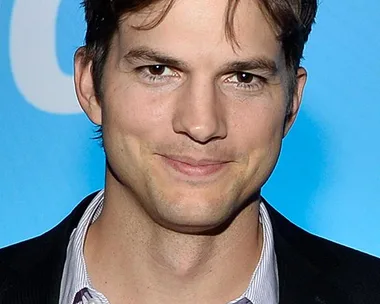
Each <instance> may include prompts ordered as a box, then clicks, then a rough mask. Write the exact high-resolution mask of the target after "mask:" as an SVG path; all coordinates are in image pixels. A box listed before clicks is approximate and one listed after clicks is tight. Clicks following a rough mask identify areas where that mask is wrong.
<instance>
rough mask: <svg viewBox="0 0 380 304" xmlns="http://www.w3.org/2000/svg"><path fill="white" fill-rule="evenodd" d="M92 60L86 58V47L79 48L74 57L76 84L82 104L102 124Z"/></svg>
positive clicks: (95, 121)
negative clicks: (92, 71)
mask: <svg viewBox="0 0 380 304" xmlns="http://www.w3.org/2000/svg"><path fill="white" fill-rule="evenodd" d="M91 66H92V61H88V60H86V54H85V49H84V48H83V47H82V48H79V49H78V50H77V51H76V53H75V57H74V84H75V92H76V95H77V98H78V101H79V104H80V106H81V107H82V109H83V111H84V112H85V113H86V115H87V117H88V118H89V119H90V120H91V121H92V122H93V123H94V124H96V125H101V124H102V109H101V104H100V102H99V100H98V99H97V97H96V94H95V89H94V82H93V79H92V73H91Z"/></svg>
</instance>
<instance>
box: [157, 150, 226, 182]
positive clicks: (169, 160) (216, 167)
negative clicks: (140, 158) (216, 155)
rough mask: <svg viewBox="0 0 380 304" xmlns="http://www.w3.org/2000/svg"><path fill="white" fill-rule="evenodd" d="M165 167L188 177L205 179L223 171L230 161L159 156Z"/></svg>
mask: <svg viewBox="0 0 380 304" xmlns="http://www.w3.org/2000/svg"><path fill="white" fill-rule="evenodd" d="M160 156H161V157H162V159H163V161H164V163H165V164H166V165H168V166H169V167H170V168H172V169H174V170H175V171H176V172H178V173H180V174H183V175H186V176H188V177H207V176H211V175H214V174H216V173H218V172H220V171H221V170H223V169H224V168H225V167H226V166H227V165H228V163H230V161H225V160H215V159H209V158H193V157H188V156H175V155H160Z"/></svg>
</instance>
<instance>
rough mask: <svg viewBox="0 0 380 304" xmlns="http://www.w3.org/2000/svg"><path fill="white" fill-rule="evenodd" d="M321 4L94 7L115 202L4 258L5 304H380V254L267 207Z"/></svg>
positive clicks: (94, 198)
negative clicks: (313, 231) (266, 194)
mask: <svg viewBox="0 0 380 304" xmlns="http://www.w3.org/2000/svg"><path fill="white" fill-rule="evenodd" d="M316 6H317V5H316V2H315V1H314V0H298V1H297V0H281V1H280V0H241V1H232V0H230V1H211V0H192V1H188V0H176V1H170V0H162V1H154V0H146V1H142V0H141V1H126V0H98V1H96V0H86V1H84V7H85V11H86V21H87V24H88V29H87V35H86V46H85V47H83V48H80V49H79V50H78V51H77V53H76V55H75V88H76V92H77V96H78V100H79V102H80V104H81V106H82V108H83V110H84V111H85V113H86V114H87V116H88V117H89V118H90V120H91V121H92V122H93V123H95V124H97V125H99V126H101V130H100V132H102V133H101V136H102V140H103V144H104V150H105V153H106V159H107V166H106V183H105V189H104V191H101V192H99V193H97V194H93V195H91V196H89V197H88V198H86V199H85V200H84V201H83V202H82V203H81V204H79V206H78V207H77V208H76V209H75V210H74V211H73V212H72V213H71V214H70V215H69V216H68V217H67V218H66V219H65V220H64V221H63V222H62V223H61V224H59V225H58V226H57V227H56V228H54V229H53V230H51V231H50V232H48V233H46V234H44V235H42V236H40V237H38V238H36V239H33V240H30V241H27V242H23V243H21V244H18V245H14V246H11V247H8V248H5V249H3V250H2V252H1V253H0V303H28V304H29V303H39V304H41V303H61V304H63V303H64V304H77V303H112V304H121V303H208V304H213V303H240V304H241V303H302V304H303V303H326V304H327V303H329V304H331V303H335V304H341V303H366V304H367V303H380V262H379V260H378V259H376V258H374V257H371V256H368V255H365V254H363V253H359V252H357V251H354V250H352V249H348V248H345V247H343V246H340V245H337V244H334V243H332V242H329V241H326V240H323V239H321V238H318V237H315V236H312V235H310V234H308V233H307V232H305V231H303V230H301V229H300V228H297V227H295V226H294V225H293V224H291V223H289V222H288V221H287V220H286V219H284V218H283V217H282V216H281V215H279V214H278V213H277V212H276V211H275V210H273V209H272V208H271V207H270V206H269V205H268V204H267V203H266V202H265V201H264V199H263V198H262V197H261V196H260V189H261V187H262V186H263V184H264V183H265V182H266V180H267V179H268V177H269V175H270V174H271V172H272V170H273V168H274V166H275V164H276V161H277V158H278V155H279V151H280V148H281V142H282V139H283V137H284V136H285V135H286V134H287V132H288V131H289V129H290V127H291V125H292V124H293V122H294V120H295V117H296V115H297V112H298V110H299V107H300V103H301V97H302V91H303V88H304V85H305V82H306V71H305V70H304V69H303V68H302V67H300V66H299V63H300V58H301V57H302V51H303V47H304V44H305V42H306V41H307V38H308V35H309V32H310V30H311V25H312V23H313V21H314V18H315V13H316Z"/></svg>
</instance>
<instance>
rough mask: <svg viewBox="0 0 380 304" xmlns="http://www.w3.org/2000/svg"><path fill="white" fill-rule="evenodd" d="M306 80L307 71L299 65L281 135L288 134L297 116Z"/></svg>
mask: <svg viewBox="0 0 380 304" xmlns="http://www.w3.org/2000/svg"><path fill="white" fill-rule="evenodd" d="M306 80H307V72H306V70H305V69H304V68H303V67H300V68H299V69H298V71H297V75H296V85H295V88H294V92H293V97H292V103H291V105H290V108H289V110H288V113H287V116H286V121H285V127H284V136H283V137H285V136H286V135H287V134H288V132H289V130H290V128H291V127H292V125H293V123H294V121H295V119H296V117H297V114H298V112H299V109H300V106H301V101H302V94H303V90H304V88H305V84H306Z"/></svg>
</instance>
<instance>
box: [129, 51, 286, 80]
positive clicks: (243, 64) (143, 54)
mask: <svg viewBox="0 0 380 304" xmlns="http://www.w3.org/2000/svg"><path fill="white" fill-rule="evenodd" d="M123 59H124V60H125V61H127V62H129V63H134V62H136V61H140V60H147V61H151V62H155V63H159V64H162V65H167V66H173V67H178V68H182V69H188V68H189V67H188V65H187V64H186V63H185V62H184V61H182V60H179V59H177V58H174V57H172V56H170V55H167V54H165V53H162V52H160V51H157V50H154V49H150V48H147V47H138V48H134V49H131V50H129V51H128V53H127V54H125V55H124V56H123ZM221 70H222V71H226V72H231V71H252V70H260V71H263V72H265V73H268V74H269V75H271V76H273V75H276V74H277V72H278V67H277V64H276V62H275V61H274V60H272V59H270V58H267V57H253V58H250V59H247V60H242V61H240V60H237V61H230V62H227V63H225V64H224V65H223V66H222V69H221Z"/></svg>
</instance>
